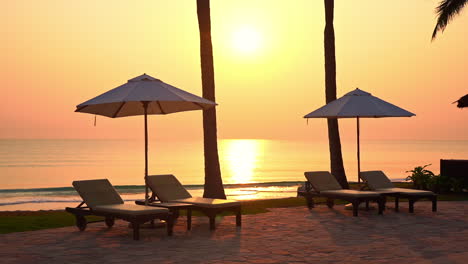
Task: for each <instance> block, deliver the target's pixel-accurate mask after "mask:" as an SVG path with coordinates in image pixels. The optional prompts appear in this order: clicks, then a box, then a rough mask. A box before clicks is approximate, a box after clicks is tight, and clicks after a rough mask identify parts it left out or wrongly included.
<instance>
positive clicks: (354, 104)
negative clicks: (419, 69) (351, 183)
mask: <svg viewBox="0 0 468 264" xmlns="http://www.w3.org/2000/svg"><path fill="white" fill-rule="evenodd" d="M414 115H415V114H413V113H411V112H408V111H406V110H404V109H402V108H400V107H398V106H395V105H393V104H391V103H388V102H386V101H384V100H382V99H380V98H377V97H375V96H372V95H371V94H370V93H368V92H364V91H362V90H360V89H358V88H356V89H355V90H353V91H351V92H349V93H347V94H345V95H344V96H343V97H340V98H338V99H336V100H334V101H332V102H330V103H328V104H326V105H324V106H322V107H320V108H319V109H317V110H315V111H313V112H310V113H309V114H307V115H305V116H304V118H356V120H357V159H358V181H359V182H360V180H361V178H360V176H359V174H360V172H361V158H360V148H359V118H379V117H410V116H414Z"/></svg>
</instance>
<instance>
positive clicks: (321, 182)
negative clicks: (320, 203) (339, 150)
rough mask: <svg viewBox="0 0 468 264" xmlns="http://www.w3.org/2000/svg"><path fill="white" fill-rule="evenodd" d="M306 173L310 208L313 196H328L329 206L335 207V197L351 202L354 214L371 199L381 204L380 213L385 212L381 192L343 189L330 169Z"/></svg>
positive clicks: (305, 194) (383, 198)
mask: <svg viewBox="0 0 468 264" xmlns="http://www.w3.org/2000/svg"><path fill="white" fill-rule="evenodd" d="M304 175H305V177H306V179H307V182H306V191H305V193H304V194H303V196H304V197H305V198H306V200H307V205H308V206H309V208H313V207H314V201H313V197H326V198H327V205H328V207H329V208H332V207H333V205H334V202H333V200H334V199H340V200H345V201H348V202H350V203H351V204H352V205H353V215H354V216H357V215H358V208H359V204H360V203H362V202H366V205H367V204H368V202H369V201H376V202H377V203H378V205H379V212H378V213H379V214H382V213H383V210H384V208H385V197H383V196H381V195H380V194H379V193H376V192H370V191H357V190H347V189H343V188H341V185H340V184H339V183H338V181H336V179H335V177H334V176H333V175H332V174H331V173H330V172H328V171H309V172H305V173H304ZM312 189H313V190H312Z"/></svg>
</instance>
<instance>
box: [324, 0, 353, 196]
mask: <svg viewBox="0 0 468 264" xmlns="http://www.w3.org/2000/svg"><path fill="white" fill-rule="evenodd" d="M324 1H325V32H324V49H325V98H326V102H327V104H328V103H330V102H331V101H333V100H336V57H335V29H334V27H333V12H334V8H335V1H334V0H324ZM327 124H328V144H329V149H330V167H331V173H332V174H333V176H335V178H336V180H337V181H338V182H339V183H340V185H341V187H343V188H344V189H348V188H349V185H348V180H347V179H346V173H345V170H344V166H343V155H342V152H341V140H340V131H339V129H338V119H336V118H329V119H327Z"/></svg>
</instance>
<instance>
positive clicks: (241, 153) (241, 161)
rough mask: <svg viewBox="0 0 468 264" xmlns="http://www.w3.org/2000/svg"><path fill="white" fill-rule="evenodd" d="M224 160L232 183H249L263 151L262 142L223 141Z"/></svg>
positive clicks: (246, 140)
mask: <svg viewBox="0 0 468 264" xmlns="http://www.w3.org/2000/svg"><path fill="white" fill-rule="evenodd" d="M224 144H225V146H224V149H225V151H224V159H225V160H226V161H227V164H228V169H229V172H230V178H231V179H230V181H232V182H233V183H249V182H251V181H252V178H253V176H254V171H255V169H256V168H257V166H258V164H257V163H258V160H259V156H260V155H261V154H262V151H263V144H264V143H263V141H262V140H255V139H235V140H227V141H225V143H224Z"/></svg>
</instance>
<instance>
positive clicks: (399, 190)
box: [375, 188, 435, 196]
mask: <svg viewBox="0 0 468 264" xmlns="http://www.w3.org/2000/svg"><path fill="white" fill-rule="evenodd" d="M375 191H376V192H381V191H385V192H391V193H401V194H404V195H414V196H418V195H422V196H427V195H435V194H434V193H433V192H431V191H424V190H416V189H406V188H385V189H377V190H375Z"/></svg>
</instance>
